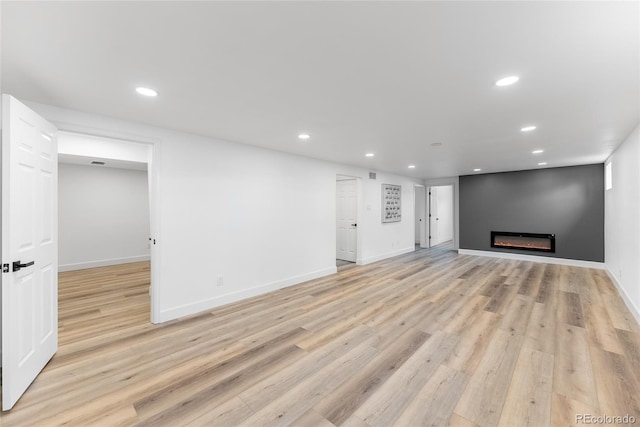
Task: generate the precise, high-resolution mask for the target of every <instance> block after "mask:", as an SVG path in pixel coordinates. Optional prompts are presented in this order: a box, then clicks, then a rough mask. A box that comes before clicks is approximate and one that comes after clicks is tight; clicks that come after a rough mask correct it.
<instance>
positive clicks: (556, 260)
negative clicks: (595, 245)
mask: <svg viewBox="0 0 640 427" xmlns="http://www.w3.org/2000/svg"><path fill="white" fill-rule="evenodd" d="M458 253H459V254H460V255H473V256H485V257H491V258H505V259H516V260H519V261H532V262H542V263H546V264H560V265H570V266H573V267H587V268H597V269H598V270H604V269H605V268H604V263H603V262H595V261H582V260H579V259H568V258H554V257H547V256H536V255H524V254H512V253H507V252H493V251H477V250H474V249H458Z"/></svg>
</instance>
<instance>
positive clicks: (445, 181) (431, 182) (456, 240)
mask: <svg viewBox="0 0 640 427" xmlns="http://www.w3.org/2000/svg"><path fill="white" fill-rule="evenodd" d="M424 184H425V187H427V192H428V191H430V190H431V187H443V186H445V185H452V186H453V249H454V250H456V251H457V250H458V249H459V248H460V203H459V202H460V198H459V194H460V191H459V178H458V177H457V176H455V177H448V178H437V179H426V180H425V182H424ZM427 196H428V193H427ZM428 246H429V247H431V242H428Z"/></svg>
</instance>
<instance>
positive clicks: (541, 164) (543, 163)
mask: <svg viewBox="0 0 640 427" xmlns="http://www.w3.org/2000/svg"><path fill="white" fill-rule="evenodd" d="M546 164H547V162H540V163H538V166H545V165H546Z"/></svg>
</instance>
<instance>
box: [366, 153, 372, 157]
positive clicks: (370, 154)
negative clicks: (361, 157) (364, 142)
mask: <svg viewBox="0 0 640 427" xmlns="http://www.w3.org/2000/svg"><path fill="white" fill-rule="evenodd" d="M365 156H367V157H373V156H374V154H373V153H367V154H365Z"/></svg>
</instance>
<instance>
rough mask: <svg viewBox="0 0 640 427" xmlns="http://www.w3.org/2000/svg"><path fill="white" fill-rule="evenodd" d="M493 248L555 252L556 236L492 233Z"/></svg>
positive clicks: (506, 232) (504, 232)
mask: <svg viewBox="0 0 640 427" xmlns="http://www.w3.org/2000/svg"><path fill="white" fill-rule="evenodd" d="M491 247H492V248H504V249H524V250H527V251H541V252H555V251H556V235H555V234H539V233H512V232H509V231H492V232H491Z"/></svg>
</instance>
